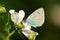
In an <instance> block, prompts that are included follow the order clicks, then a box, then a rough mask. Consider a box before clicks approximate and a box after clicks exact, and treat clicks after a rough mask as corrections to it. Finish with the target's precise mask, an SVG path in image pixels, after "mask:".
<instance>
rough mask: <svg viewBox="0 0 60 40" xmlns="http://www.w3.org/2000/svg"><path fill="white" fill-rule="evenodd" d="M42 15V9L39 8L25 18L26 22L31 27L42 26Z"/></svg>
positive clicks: (43, 15)
mask: <svg viewBox="0 0 60 40" xmlns="http://www.w3.org/2000/svg"><path fill="white" fill-rule="evenodd" d="M44 17H45V14H44V9H43V8H39V9H37V10H36V11H34V12H33V13H32V14H31V15H30V16H29V17H28V18H27V20H26V22H27V23H28V24H30V25H31V26H33V27H38V26H42V24H43V23H44V20H45V18H44Z"/></svg>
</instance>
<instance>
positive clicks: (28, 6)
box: [0, 0, 60, 40]
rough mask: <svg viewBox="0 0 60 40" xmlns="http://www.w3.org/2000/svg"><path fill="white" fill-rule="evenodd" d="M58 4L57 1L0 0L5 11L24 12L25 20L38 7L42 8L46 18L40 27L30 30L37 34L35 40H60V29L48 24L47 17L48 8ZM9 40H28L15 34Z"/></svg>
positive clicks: (2, 24)
mask: <svg viewBox="0 0 60 40" xmlns="http://www.w3.org/2000/svg"><path fill="white" fill-rule="evenodd" d="M59 2H60V1H59V0H0V4H1V5H3V6H4V7H6V9H7V11H9V10H10V9H14V10H16V11H17V12H18V11H19V10H21V9H22V10H24V11H25V14H26V16H25V19H26V18H27V17H28V16H29V15H30V14H31V13H32V12H33V11H35V10H36V9H38V8H40V7H43V8H44V10H45V17H46V19H45V23H44V24H43V26H42V27H39V28H33V29H32V30H34V31H36V32H38V33H39V35H38V36H37V38H36V40H60V29H59V28H56V27H54V26H53V25H52V24H50V23H49V20H48V18H49V16H48V15H47V14H48V11H49V8H50V7H51V6H52V5H53V4H56V3H57V4H59ZM1 20H2V19H1V18H0V27H2V29H3V26H4V22H3V23H2V22H1ZM6 20H7V18H6ZM2 29H1V28H0V31H2ZM4 34H5V32H4ZM0 35H1V34H0ZM0 40H1V39H0ZM11 40H28V39H27V38H26V37H24V35H22V36H21V35H20V34H18V33H17V32H15V33H14V34H13V35H12V37H11Z"/></svg>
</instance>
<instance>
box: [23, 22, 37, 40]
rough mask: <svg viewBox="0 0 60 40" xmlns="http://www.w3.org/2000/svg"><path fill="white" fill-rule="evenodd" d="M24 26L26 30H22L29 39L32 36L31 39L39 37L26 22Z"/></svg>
mask: <svg viewBox="0 0 60 40" xmlns="http://www.w3.org/2000/svg"><path fill="white" fill-rule="evenodd" d="M23 25H24V28H22V33H23V34H24V35H25V36H26V37H27V38H29V37H30V36H31V37H34V38H33V39H35V37H36V36H37V35H38V33H37V32H34V31H32V30H31V26H30V25H29V24H27V23H25V22H23Z"/></svg>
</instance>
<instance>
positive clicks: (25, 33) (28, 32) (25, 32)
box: [22, 30, 38, 37]
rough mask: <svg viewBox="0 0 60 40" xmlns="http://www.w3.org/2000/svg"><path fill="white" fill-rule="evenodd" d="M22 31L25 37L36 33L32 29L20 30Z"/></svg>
mask: <svg viewBox="0 0 60 40" xmlns="http://www.w3.org/2000/svg"><path fill="white" fill-rule="evenodd" d="M22 33H23V34H24V35H25V36H26V37H28V36H29V35H30V34H35V35H38V33H37V32H34V31H32V30H22Z"/></svg>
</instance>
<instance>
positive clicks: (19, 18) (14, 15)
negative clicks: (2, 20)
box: [9, 10, 25, 25]
mask: <svg viewBox="0 0 60 40" xmlns="http://www.w3.org/2000/svg"><path fill="white" fill-rule="evenodd" d="M9 12H10V14H11V20H12V22H14V24H17V25H18V24H19V23H20V22H21V21H22V20H23V18H24V16H25V12H24V11H23V10H20V11H19V13H17V12H15V10H10V11H9Z"/></svg>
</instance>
